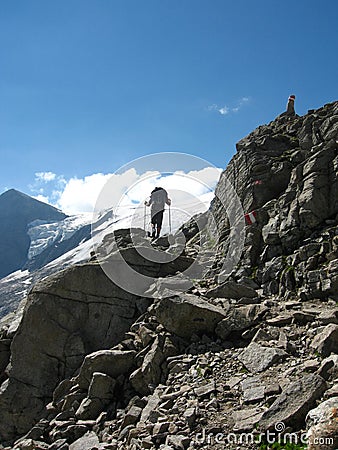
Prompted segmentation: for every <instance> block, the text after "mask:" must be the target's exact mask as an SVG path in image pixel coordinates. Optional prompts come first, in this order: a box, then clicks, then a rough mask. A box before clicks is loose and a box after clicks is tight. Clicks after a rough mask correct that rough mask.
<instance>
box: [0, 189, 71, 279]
mask: <svg viewBox="0 0 338 450" xmlns="http://www.w3.org/2000/svg"><path fill="white" fill-rule="evenodd" d="M65 217H67V216H66V214H63V213H62V212H61V211H59V210H58V209H56V208H53V207H52V206H50V205H47V204H46V203H42V202H40V201H38V200H35V199H34V198H31V197H29V196H28V195H26V194H23V193H22V192H19V191H16V190H15V189H10V190H9V191H6V192H4V193H3V194H2V195H0V253H1V255H2V258H1V263H0V278H2V277H5V276H6V275H8V274H9V273H11V272H15V271H16V270H19V269H21V268H22V267H23V265H24V263H25V262H26V260H27V254H28V249H29V245H30V237H29V235H28V232H27V230H28V225H29V224H30V223H31V222H33V221H34V220H37V219H39V220H41V221H46V222H56V221H58V220H62V219H64V218H65Z"/></svg>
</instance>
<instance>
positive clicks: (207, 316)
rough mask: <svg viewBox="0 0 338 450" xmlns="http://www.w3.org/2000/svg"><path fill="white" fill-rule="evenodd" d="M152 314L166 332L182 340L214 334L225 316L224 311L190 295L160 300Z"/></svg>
mask: <svg viewBox="0 0 338 450" xmlns="http://www.w3.org/2000/svg"><path fill="white" fill-rule="evenodd" d="M153 312H154V314H155V315H156V318H157V320H158V321H159V322H160V323H161V324H163V326H164V327H165V328H166V329H167V330H168V331H170V332H172V333H175V334H177V335H178V336H180V337H183V338H190V337H191V336H192V335H193V334H203V333H206V334H208V333H209V334H212V333H214V331H215V328H216V325H217V324H218V322H220V321H221V320H222V319H224V318H225V316H226V311H225V310H224V309H222V308H219V307H217V306H214V305H212V304H210V303H208V302H207V301H205V300H203V299H202V298H200V297H197V296H195V295H191V294H182V295H181V296H180V297H172V298H164V299H161V300H160V301H159V302H158V303H157V304H156V305H155V306H154V310H153Z"/></svg>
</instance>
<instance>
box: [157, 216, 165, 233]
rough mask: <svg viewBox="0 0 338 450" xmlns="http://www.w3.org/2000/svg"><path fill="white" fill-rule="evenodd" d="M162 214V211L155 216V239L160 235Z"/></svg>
mask: <svg viewBox="0 0 338 450" xmlns="http://www.w3.org/2000/svg"><path fill="white" fill-rule="evenodd" d="M163 213H164V211H160V212H158V213H157V214H156V216H157V221H156V222H157V223H156V231H157V233H156V237H157V238H158V237H160V233H161V228H162V222H163Z"/></svg>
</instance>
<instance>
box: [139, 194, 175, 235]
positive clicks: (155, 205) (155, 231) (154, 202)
mask: <svg viewBox="0 0 338 450" xmlns="http://www.w3.org/2000/svg"><path fill="white" fill-rule="evenodd" d="M144 204H145V205H146V206H151V237H152V238H153V239H156V238H158V237H159V236H160V232H161V228H162V222H163V213H164V207H165V204H167V205H169V206H170V205H171V200H170V198H169V197H168V193H167V191H166V190H165V189H163V188H161V187H155V189H154V190H153V191H152V192H151V195H150V200H149V202H147V201H145V202H144Z"/></svg>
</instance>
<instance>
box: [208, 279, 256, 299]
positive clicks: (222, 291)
mask: <svg viewBox="0 0 338 450" xmlns="http://www.w3.org/2000/svg"><path fill="white" fill-rule="evenodd" d="M205 295H206V296H207V297H209V298H218V297H224V298H233V299H236V300H239V299H241V298H243V297H245V298H255V297H257V292H256V291H255V289H253V288H251V287H249V286H247V285H245V284H239V283H236V282H235V281H225V282H224V283H222V284H221V285H219V286H217V287H216V288H214V289H210V290H209V291H207V292H206V294H205Z"/></svg>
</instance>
